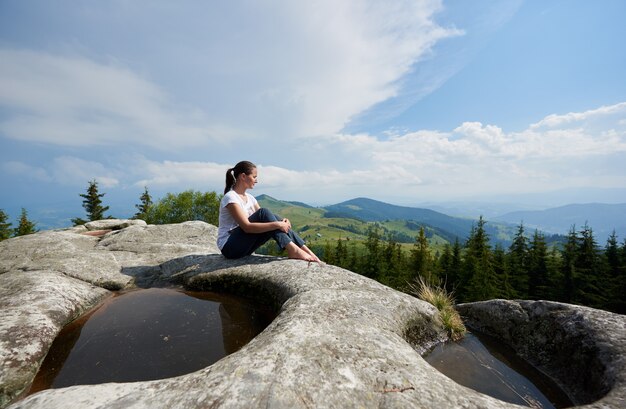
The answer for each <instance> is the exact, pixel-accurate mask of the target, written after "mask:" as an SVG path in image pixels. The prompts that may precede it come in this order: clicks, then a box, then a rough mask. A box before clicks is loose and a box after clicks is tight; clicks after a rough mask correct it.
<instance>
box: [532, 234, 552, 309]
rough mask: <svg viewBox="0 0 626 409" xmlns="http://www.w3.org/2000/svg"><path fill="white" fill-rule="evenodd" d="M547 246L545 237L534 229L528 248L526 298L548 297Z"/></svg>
mask: <svg viewBox="0 0 626 409" xmlns="http://www.w3.org/2000/svg"><path fill="white" fill-rule="evenodd" d="M549 291H550V283H549V273H548V247H547V245H546V241H545V237H544V235H543V234H541V233H540V232H539V231H538V230H535V234H534V235H533V238H532V241H531V243H530V248H529V250H528V298H530V299H533V300H537V299H549V297H550V294H549Z"/></svg>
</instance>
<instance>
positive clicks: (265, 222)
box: [217, 161, 320, 262]
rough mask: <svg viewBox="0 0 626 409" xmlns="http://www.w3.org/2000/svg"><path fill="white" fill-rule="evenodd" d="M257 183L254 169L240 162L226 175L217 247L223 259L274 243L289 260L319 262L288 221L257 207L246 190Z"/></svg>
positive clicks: (238, 255)
mask: <svg viewBox="0 0 626 409" xmlns="http://www.w3.org/2000/svg"><path fill="white" fill-rule="evenodd" d="M256 183H257V169H256V166H255V165H254V164H253V163H251V162H248V161H241V162H239V163H238V164H237V165H235V167H234V168H231V169H228V171H226V187H225V188H224V197H223V198H222V201H221V202H220V213H219V229H218V233H217V246H218V247H219V249H220V250H221V251H222V254H223V255H224V256H225V257H226V258H239V257H244V256H248V255H250V254H252V253H253V252H254V250H256V249H258V248H259V247H261V246H262V245H263V244H264V243H265V242H267V241H268V240H269V239H274V240H275V241H276V243H278V245H279V246H280V248H281V249H283V250H287V255H288V256H289V258H294V259H301V260H306V261H315V262H319V261H320V259H319V258H318V257H317V256H316V255H315V253H313V252H312V251H311V250H310V249H309V248H308V247H307V246H305V245H304V241H303V240H302V239H301V238H300V237H299V236H298V235H297V234H296V233H295V232H294V231H293V230H291V223H290V222H289V220H288V219H282V220H281V219H280V218H278V217H277V216H276V215H274V214H273V213H272V212H271V211H269V210H268V209H262V208H261V207H259V203H258V202H257V201H256V199H255V198H254V196H252V195H251V194H250V193H247V192H246V190H248V189H252V188H254V185H255V184H256Z"/></svg>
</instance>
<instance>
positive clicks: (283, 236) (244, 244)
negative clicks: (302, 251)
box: [222, 208, 304, 258]
mask: <svg viewBox="0 0 626 409" xmlns="http://www.w3.org/2000/svg"><path fill="white" fill-rule="evenodd" d="M248 220H250V221H251V222H252V223H269V222H275V221H281V220H282V219H280V218H279V217H278V216H276V215H275V214H274V213H272V212H271V211H269V210H267V209H263V208H261V209H259V210H257V211H256V212H254V213H253V214H252V216H250V217H248ZM269 239H274V240H275V241H276V243H277V244H278V246H279V247H280V248H281V249H283V250H284V249H285V247H286V246H287V245H288V244H289V243H291V242H293V243H295V244H296V245H297V246H298V247H302V246H304V240H302V239H301V238H300V236H298V235H297V234H296V233H295V232H294V231H293V230H291V229H289V233H285V232H283V231H281V230H272V231H268V232H265V233H246V232H245V231H243V229H242V228H241V227H237V228H235V229H233V231H232V232H231V233H230V236H229V237H228V241H226V244H224V247H223V248H222V254H223V255H224V257H226V258H240V257H244V256H249V255H250V254H252V253H254V250H256V249H258V248H259V247H261V246H262V245H263V244H265V243H266V242H267V241H268V240H269Z"/></svg>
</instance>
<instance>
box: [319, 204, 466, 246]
mask: <svg viewBox="0 0 626 409" xmlns="http://www.w3.org/2000/svg"><path fill="white" fill-rule="evenodd" d="M324 209H326V210H327V212H328V213H326V216H325V217H349V218H354V219H359V220H363V221H369V222H381V221H385V220H412V221H416V222H420V223H423V224H425V225H428V226H432V227H436V228H439V229H442V230H444V231H446V232H448V233H450V234H449V235H451V236H452V237H458V238H459V240H462V239H464V238H465V237H467V236H468V235H469V232H470V230H471V228H472V225H473V224H475V221H474V220H470V219H463V218H459V217H452V216H448V215H445V214H443V213H439V212H436V211H434V210H430V209H421V208H416V207H405V206H396V205H392V204H388V203H384V202H379V201H377V200H372V199H367V198H363V197H360V198H357V199H352V200H348V201H346V202H342V203H339V204H335V205H330V206H325V207H324Z"/></svg>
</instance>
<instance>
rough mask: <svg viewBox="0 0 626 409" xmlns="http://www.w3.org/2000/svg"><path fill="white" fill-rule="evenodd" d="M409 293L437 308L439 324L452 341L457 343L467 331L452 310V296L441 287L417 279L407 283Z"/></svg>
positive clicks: (459, 317) (458, 316) (420, 278)
mask: <svg viewBox="0 0 626 409" xmlns="http://www.w3.org/2000/svg"><path fill="white" fill-rule="evenodd" d="M409 292H410V293H411V294H413V295H415V296H416V297H418V298H419V299H421V300H424V301H426V302H428V303H430V304H432V305H434V306H435V308H437V310H438V311H439V317H440V318H441V322H442V323H443V326H444V328H446V330H447V331H448V335H449V336H450V338H451V339H452V340H454V341H457V340H459V339H461V338H463V336H464V335H465V333H466V332H467V329H466V328H465V325H464V324H463V320H462V319H461V316H460V315H459V313H458V312H457V311H456V310H455V309H454V298H453V296H452V294H450V293H448V292H447V291H446V290H445V289H444V288H443V287H440V286H435V285H432V284H429V283H427V282H426V280H424V278H422V277H419V279H416V280H415V282H413V283H409Z"/></svg>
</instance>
